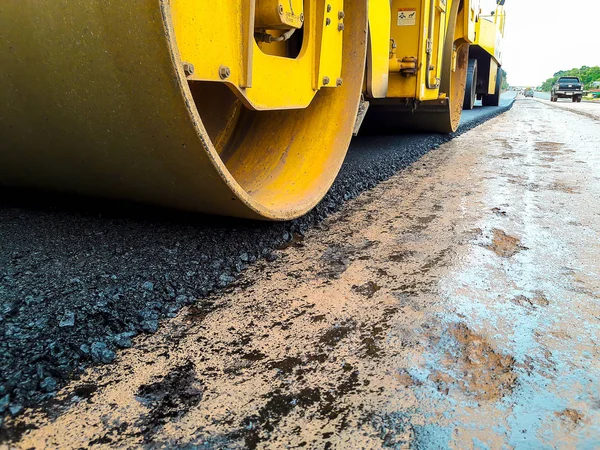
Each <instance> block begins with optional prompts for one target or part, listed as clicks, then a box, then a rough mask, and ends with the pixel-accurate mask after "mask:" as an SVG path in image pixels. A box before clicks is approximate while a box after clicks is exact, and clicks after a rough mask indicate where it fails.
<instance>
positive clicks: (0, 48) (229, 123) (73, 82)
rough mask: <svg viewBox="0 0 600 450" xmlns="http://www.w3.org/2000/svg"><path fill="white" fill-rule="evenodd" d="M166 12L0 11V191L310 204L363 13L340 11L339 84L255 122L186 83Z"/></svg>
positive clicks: (362, 45)
mask: <svg viewBox="0 0 600 450" xmlns="http://www.w3.org/2000/svg"><path fill="white" fill-rule="evenodd" d="M202 1H208V0H202ZM173 5H174V2H172V1H169V0H156V1H153V2H152V1H135V2H123V1H120V0H102V1H100V0H89V1H86V2H74V3H73V4H72V5H70V6H69V8H65V7H64V4H63V3H62V2H56V1H51V0H42V1H40V2H25V1H22V2H18V1H15V2H8V3H7V4H5V5H3V11H2V14H3V15H5V16H6V17H10V18H11V20H10V21H2V23H3V29H2V39H0V61H2V63H3V66H2V79H3V82H2V83H0V105H1V106H0V107H1V108H2V110H1V111H0V117H2V120H0V141H1V142H2V145H1V146H0V147H1V148H0V184H1V185H9V186H27V187H38V188H44V189H53V190H60V191H63V192H69V193H76V194H87V195H93V196H100V197H110V198H120V199H126V200H133V201H137V202H143V203H152V204H158V205H163V206H167V207H173V208H179V209H185V210H191V211H199V212H205V213H210V214H220V215H230V216H238V217H245V218H251V219H265V220H289V219H293V218H295V217H299V216H301V215H303V214H305V213H306V212H308V211H309V210H310V209H312V208H313V207H314V206H315V205H317V203H318V202H319V201H320V200H321V199H322V198H323V196H324V195H325V194H326V193H327V191H328V190H329V188H330V186H331V184H332V183H333V181H334V179H335V177H336V175H337V173H338V171H339V169H340V167H341V165H342V162H343V160H344V157H345V155H346V151H347V148H348V145H349V142H350V139H351V136H352V132H353V128H354V124H355V120H356V114H357V111H358V105H359V101H360V95H361V91H362V82H363V74H364V67H365V61H366V29H367V5H366V2H350V1H349V2H345V6H346V8H345V13H346V20H345V22H344V23H345V31H344V41H343V45H344V49H343V52H342V55H343V61H342V63H343V64H342V67H343V70H342V77H343V80H344V83H343V85H342V86H339V87H336V88H326V89H321V91H319V92H318V93H317V95H316V97H315V98H314V99H313V101H312V102H311V104H310V106H309V107H307V108H306V109H300V110H277V111H266V112H265V111H263V112H257V111H250V110H249V109H246V107H245V106H244V105H243V104H242V103H241V101H240V100H238V98H237V97H236V96H235V95H234V94H233V93H232V91H231V90H230V89H229V88H228V87H227V86H226V85H225V84H223V83H220V82H201V81H194V82H188V80H187V77H186V75H185V73H184V69H183V62H182V61H181V58H180V56H179V49H178V44H177V41H176V36H175V33H174V28H173V17H174V13H175V11H174V9H172V8H175V7H174V6H173ZM124 23H127V26H125V25H124ZM23 24H35V30H34V31H31V30H29V31H28V27H24V26H23ZM132 33H135V39H133V38H132ZM15 55H18V57H15ZM32 61H36V63H35V64H36V69H35V70H32V66H31V62H32Z"/></svg>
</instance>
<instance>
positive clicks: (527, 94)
mask: <svg viewBox="0 0 600 450" xmlns="http://www.w3.org/2000/svg"><path fill="white" fill-rule="evenodd" d="M523 95H525V97H531V98H533V89H525V94H523Z"/></svg>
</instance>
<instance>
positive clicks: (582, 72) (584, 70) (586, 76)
mask: <svg viewBox="0 0 600 450" xmlns="http://www.w3.org/2000/svg"><path fill="white" fill-rule="evenodd" d="M569 76H572V77H579V79H580V80H581V81H582V82H583V84H584V89H590V88H591V87H592V86H591V85H592V83H593V82H594V81H600V67H598V66H594V67H588V66H583V67H581V68H580V69H571V70H561V71H559V72H556V73H555V74H554V76H553V77H552V78H548V79H547V80H546V81H544V83H543V84H542V91H550V90H551V89H552V86H553V85H554V83H556V81H557V80H558V79H559V78H560V77H569Z"/></svg>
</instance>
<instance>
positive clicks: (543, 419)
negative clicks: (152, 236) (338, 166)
mask: <svg viewBox="0 0 600 450" xmlns="http://www.w3.org/2000/svg"><path fill="white" fill-rule="evenodd" d="M565 122H566V124H565ZM599 126H600V125H598V124H597V122H594V121H592V120H589V119H586V118H581V117H576V116H573V115H571V114H565V113H564V112H563V111H561V110H558V109H556V108H552V107H549V106H545V105H543V104H540V103H538V102H529V101H527V102H526V101H519V102H517V104H516V106H515V107H514V108H513V110H512V111H511V112H509V113H507V114H506V115H504V116H502V117H500V118H496V119H494V120H492V121H490V122H489V123H487V124H485V125H483V126H481V127H480V128H478V129H476V130H473V131H471V132H469V133H467V134H465V135H463V136H461V137H459V138H457V139H455V140H454V141H452V142H449V143H447V144H444V145H443V146H441V147H440V148H439V149H437V150H435V151H433V152H430V153H429V154H427V155H425V156H424V157H423V158H421V159H420V160H419V161H418V162H416V163H414V164H413V165H411V166H410V167H409V168H408V169H407V170H405V171H404V172H402V173H400V174H398V175H396V176H394V177H392V178H390V179H389V180H388V181H385V182H383V183H382V184H380V185H379V186H377V187H375V188H374V189H373V190H372V191H369V192H365V193H363V194H362V195H360V196H359V197H357V198H356V199H354V200H351V201H349V202H348V203H347V204H346V206H345V207H344V208H343V209H341V210H340V211H339V212H338V213H336V214H334V215H332V216H330V217H329V218H328V219H326V220H324V221H323V222H322V223H320V224H319V225H318V226H317V227H316V228H314V229H312V230H310V231H308V232H307V233H306V234H305V236H304V238H303V239H298V240H296V242H295V244H294V245H286V246H283V247H282V248H281V249H280V250H278V251H276V252H275V256H276V258H273V261H272V262H270V263H267V262H264V261H259V262H258V263H257V264H255V265H253V266H251V267H250V268H249V269H248V270H247V271H246V272H244V273H243V274H242V275H241V276H240V278H239V280H238V281H236V282H234V283H233V284H231V285H230V286H229V287H228V288H226V291H225V292H224V293H222V294H219V295H212V296H210V297H209V298H208V299H207V301H206V308H203V307H202V305H195V306H193V307H186V308H184V309H183V310H182V311H181V312H179V314H178V315H177V316H176V317H174V318H173V319H172V320H170V321H169V322H168V323H165V324H164V325H163V326H161V327H160V328H159V329H158V331H157V332H156V333H155V334H152V335H142V336H138V337H135V338H133V342H132V343H133V346H132V347H131V348H126V349H123V350H120V351H118V352H117V354H116V362H115V363H113V364H109V365H104V366H100V367H96V368H91V369H88V370H87V371H86V372H85V373H84V374H83V375H82V376H81V379H79V380H76V381H73V382H71V383H70V384H68V385H67V386H66V387H64V388H63V389H61V390H60V391H59V393H58V395H57V396H56V398H55V399H54V403H53V404H51V405H48V406H47V407H46V408H44V409H38V410H36V409H28V410H26V411H25V412H24V413H23V414H21V415H19V416H17V417H16V418H9V419H8V422H7V425H8V429H9V430H18V431H19V432H18V433H15V434H13V437H12V438H10V439H11V441H12V444H13V445H14V446H15V447H17V448H32V447H33V448H81V447H87V446H90V445H101V446H103V447H105V448H138V447H148V448H174V447H176V448H250V449H253V448H261V449H262V448H419V449H421V448H423V449H430V448H431V449H437V448H459V449H462V448H594V447H596V446H597V444H598V442H599V437H600V426H599V425H598V424H600V408H599V406H598V405H599V404H600V403H599V402H600V391H599V389H598V383H597V380H598V379H599V378H600V364H599V363H598V361H600V358H599V357H600V349H599V347H598V342H599V341H600V277H598V274H599V272H600V270H599V269H600V267H599V265H598V264H599V263H598V258H597V255H598V252H599V251H600V248H599V247H600V239H599V238H600V210H598V208H597V207H596V206H597V204H598V203H597V199H598V198H600V176H599V175H598V174H599V173H600V154H599V153H598V152H597V149H598V148H600V128H599ZM534 131H535V132H537V133H538V134H536V133H534ZM542 132H543V138H542V136H541V134H540V133H542ZM542 143H558V144H561V145H557V146H552V149H551V150H550V149H549V146H548V145H547V144H542ZM539 148H544V149H545V150H547V151H553V152H557V153H556V154H554V155H553V158H554V159H555V161H554V162H548V161H545V160H544V158H547V155H545V154H544V152H543V151H540V150H539ZM507 153H510V154H512V157H510V158H508V159H506V158H504V157H501V156H502V155H506V154H507ZM557 185H560V186H572V187H576V189H573V190H571V191H569V190H565V189H555V187H556V186H557Z"/></svg>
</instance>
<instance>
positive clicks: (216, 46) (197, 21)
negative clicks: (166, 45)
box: [171, 0, 344, 110]
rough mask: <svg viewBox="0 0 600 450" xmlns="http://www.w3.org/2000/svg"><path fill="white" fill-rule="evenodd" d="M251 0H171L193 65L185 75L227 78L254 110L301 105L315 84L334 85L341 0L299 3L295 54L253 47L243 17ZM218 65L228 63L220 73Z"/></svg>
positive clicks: (180, 38)
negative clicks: (224, 72)
mask: <svg viewBox="0 0 600 450" xmlns="http://www.w3.org/2000/svg"><path fill="white" fill-rule="evenodd" d="M253 5H254V1H243V0H229V1H226V2H208V1H205V2H198V1H195V0H171V9H172V11H173V23H174V28H175V34H176V38H177V43H178V45H179V50H180V53H181V57H182V59H183V60H184V61H186V62H189V63H191V64H192V65H193V66H194V73H193V74H192V75H191V76H189V78H188V79H190V80H196V81H216V82H224V83H227V84H228V85H229V86H230V87H231V88H232V89H233V90H235V91H236V92H237V94H238V96H239V97H240V99H241V100H242V101H243V102H244V103H245V105H246V106H247V107H248V108H251V109H255V110H273V109H298V108H306V107H307V106H308V105H309V104H310V102H311V101H312V100H313V98H314V96H315V94H316V92H317V91H318V89H320V88H321V87H323V86H327V87H336V86H337V84H338V83H337V80H338V79H339V78H341V71H342V45H343V36H344V30H343V27H344V18H343V14H344V0H327V1H325V0H308V1H307V2H306V3H305V10H304V18H305V19H304V27H303V28H304V29H303V32H304V33H303V44H302V50H301V52H300V54H299V55H298V57H296V58H286V57H281V56H277V55H271V54H267V53H266V52H264V51H263V50H262V49H261V47H259V45H258V44H257V43H256V41H255V40H254V38H253V33H254V22H253V20H250V21H249V20H248V17H252V19H253V14H252V11H253V10H254V8H253ZM240 25H242V26H240ZM266 45H268V44H266ZM222 67H227V68H228V69H229V71H228V73H229V75H228V77H227V78H226V79H223V77H222V76H221V73H220V70H221V68H222ZM326 77H327V78H326ZM327 79H328V80H329V81H328V82H326V81H327Z"/></svg>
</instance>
